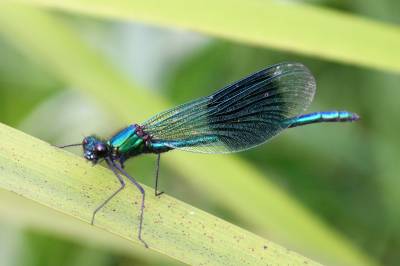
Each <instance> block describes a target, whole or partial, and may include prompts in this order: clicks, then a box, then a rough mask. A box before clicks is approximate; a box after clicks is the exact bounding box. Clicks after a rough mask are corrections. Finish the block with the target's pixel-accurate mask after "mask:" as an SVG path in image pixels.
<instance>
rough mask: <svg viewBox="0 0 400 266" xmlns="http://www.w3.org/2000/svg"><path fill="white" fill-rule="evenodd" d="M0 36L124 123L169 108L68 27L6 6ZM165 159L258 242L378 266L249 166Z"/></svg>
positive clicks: (225, 160)
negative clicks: (267, 241)
mask: <svg viewBox="0 0 400 266" xmlns="http://www.w3.org/2000/svg"><path fill="white" fill-rule="evenodd" d="M26 25H29V30H27V26H26ZM0 34H3V35H4V36H6V38H7V39H9V40H10V41H11V42H12V43H13V44H15V45H16V46H17V47H18V48H20V49H21V51H23V52H24V53H26V54H27V55H28V56H30V57H31V58H32V59H33V60H35V61H37V62H40V63H41V64H42V66H43V67H45V68H46V69H48V71H50V72H51V73H53V74H54V75H56V76H57V77H58V78H60V79H61V80H63V81H64V82H65V83H67V84H69V85H70V86H71V87H74V88H76V89H77V90H79V91H81V92H82V93H85V94H87V95H89V96H90V97H91V98H92V99H94V100H97V101H98V102H99V103H100V105H101V106H105V107H107V108H108V110H109V111H110V112H112V113H113V115H114V117H115V119H116V120H118V121H122V122H123V123H126V124H128V123H133V122H137V123H140V122H141V121H143V120H144V119H146V118H148V117H149V116H151V115H152V114H155V113H156V112H159V111H162V110H163V109H165V108H167V106H169V105H168V103H167V102H165V101H163V99H162V98H160V96H159V95H156V94H151V93H149V92H148V91H146V90H141V89H138V88H137V87H135V86H132V84H131V83H130V82H129V81H128V79H126V78H125V77H123V76H122V75H121V74H120V73H119V72H118V71H116V70H115V69H114V68H113V67H112V65H111V64H110V63H109V62H108V61H107V60H105V59H104V58H102V57H101V56H100V55H99V54H98V53H96V51H94V50H93V49H90V48H89V47H88V46H87V45H85V44H84V43H83V42H82V41H81V40H80V38H79V36H78V35H77V34H76V33H75V32H74V31H73V30H71V29H70V28H69V27H67V26H66V25H65V24H64V23H63V22H62V20H60V19H57V18H56V17H55V16H52V15H50V14H48V13H47V12H44V11H41V10H39V9H35V8H28V7H27V6H18V5H6V4H3V5H2V7H1V8H0ZM77 136H80V135H79V134H77ZM164 158H165V159H164ZM164 158H163V161H164V162H165V163H167V164H169V165H170V166H171V167H174V169H175V170H176V171H178V172H179V173H180V174H181V175H182V176H183V177H184V178H186V179H187V180H188V181H189V182H190V183H191V184H192V185H193V186H195V187H196V188H198V189H199V190H202V191H204V193H207V196H208V197H209V198H212V199H215V200H218V203H219V204H220V205H221V206H223V207H225V208H227V209H229V210H230V211H232V212H233V213H234V214H235V215H236V216H237V217H238V218H240V219H242V220H243V221H244V222H245V223H246V224H247V225H249V226H251V227H252V228H254V230H255V231H257V232H259V233H260V234H262V235H265V236H268V238H272V239H274V240H276V241H279V242H280V243H285V246H288V247H290V248H293V249H295V250H301V253H303V254H307V255H309V256H312V257H313V258H317V260H318V261H324V262H327V263H329V264H335V265H373V264H374V263H373V262H371V260H370V259H369V258H368V257H367V256H366V255H365V254H363V253H362V252H360V251H359V250H358V249H357V248H355V247H354V246H352V245H351V243H350V242H349V241H348V240H346V239H345V238H344V237H342V236H341V235H340V234H338V233H337V232H335V231H334V230H332V229H331V228H329V227H328V226H326V225H325V224H324V223H323V222H322V221H321V220H319V219H318V217H316V216H314V215H313V214H312V213H310V212H309V211H308V210H307V209H305V208H304V207H303V206H301V204H299V203H298V202H296V201H295V200H294V199H293V198H292V197H290V196H289V195H288V194H287V193H285V192H284V191H282V190H281V189H280V188H279V187H277V186H276V185H274V184H273V183H272V182H269V181H268V180H267V179H266V178H265V177H264V176H263V175H262V174H261V173H260V172H259V171H257V170H256V169H254V168H253V167H252V166H251V165H249V164H248V163H245V162H243V161H241V160H238V159H235V157H234V156H218V155H216V156H211V155H210V156H201V155H195V154H188V153H184V152H171V153H170V154H168V156H164Z"/></svg>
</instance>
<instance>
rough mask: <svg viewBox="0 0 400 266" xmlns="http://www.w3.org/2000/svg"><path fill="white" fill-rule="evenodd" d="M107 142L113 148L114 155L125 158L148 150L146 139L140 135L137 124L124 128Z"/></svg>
mask: <svg viewBox="0 0 400 266" xmlns="http://www.w3.org/2000/svg"><path fill="white" fill-rule="evenodd" d="M107 144H108V145H109V147H111V148H112V149H113V154H114V156H116V157H122V158H123V159H125V160H126V159H128V158H129V157H132V156H135V155H139V154H141V153H144V152H146V151H145V150H146V145H145V141H144V140H143V138H142V137H141V136H138V134H137V131H136V126H135V125H130V126H128V127H126V128H124V129H122V130H121V131H120V132H118V133H117V134H115V135H114V136H113V137H112V138H111V139H110V140H109V141H108V142H107Z"/></svg>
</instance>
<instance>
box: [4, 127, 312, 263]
mask: <svg viewBox="0 0 400 266" xmlns="http://www.w3.org/2000/svg"><path fill="white" fill-rule="evenodd" d="M0 139H1V140H2V141H1V142H0V173H1V178H0V187H2V188H4V189H6V190H10V191H13V192H15V193H17V194H19V195H21V196H23V197H26V198H28V199H31V200H33V201H36V202H39V203H41V204H43V205H46V206H48V207H50V208H53V209H56V210H58V211H60V212H63V213H66V214H68V215H70V216H73V217H76V218H78V219H81V220H84V221H90V218H91V214H92V212H93V209H94V208H95V207H96V206H97V205H98V204H99V202H101V201H102V200H104V197H105V196H106V195H109V194H111V193H112V192H113V191H115V189H116V188H118V187H119V184H118V182H117V181H116V178H115V176H114V175H113V173H112V172H111V171H110V170H108V169H106V168H104V167H102V166H100V165H98V166H96V167H92V166H91V165H90V164H89V163H88V162H86V161H85V160H84V159H83V158H80V157H77V156H75V155H73V154H70V153H68V152H65V151H63V150H60V149H58V148H56V147H54V146H51V145H49V144H47V143H45V142H43V141H40V140H38V139H35V138H33V137H30V136H28V135H26V134H24V133H22V132H20V131H17V130H15V129H12V128H10V127H7V126H5V125H3V124H0ZM145 190H146V193H147V198H146V208H145V216H144V217H145V218H144V230H143V237H144V239H146V241H147V243H148V244H149V246H150V249H153V250H156V251H158V252H160V253H163V254H166V255H168V256H170V257H173V258H176V259H178V260H180V261H182V262H185V263H188V264H191V265H266V264H271V265H304V264H307V265H318V264H317V263H315V262H313V261H311V260H309V259H307V258H305V257H302V256H300V255H298V254H296V253H294V252H291V251H289V250H287V249H286V248H283V247H281V246H279V245H276V244H274V243H272V242H270V241H268V240H265V239H263V238H261V237H259V236H256V235H254V234H252V233H250V232H247V231H245V230H243V229H241V228H239V227H236V226H234V225H232V224H229V223H227V222H225V221H223V220H221V219H219V218H217V217H214V216H212V215H210V214H207V213H206V212H203V211H201V210H199V209H196V208H194V207H192V206H190V205H187V204H185V203H183V202H180V201H178V200H176V199H174V198H172V197H169V196H167V195H163V196H162V197H155V196H154V194H153V189H152V188H147V187H146V188H145ZM140 198H141V196H140V193H138V191H137V190H136V189H135V188H134V187H133V186H127V188H126V189H125V190H124V191H123V192H121V193H120V194H119V195H118V197H117V198H116V199H115V200H114V201H112V202H110V203H109V205H107V206H106V207H105V208H104V210H103V211H102V212H100V213H99V215H98V216H97V218H96V226H98V227H101V228H104V229H105V230H107V231H109V232H112V233H114V234H117V235H120V236H121V237H123V238H126V239H129V240H131V241H132V242H135V243H139V245H138V246H137V248H144V247H143V246H142V245H141V244H140V242H138V240H137V224H138V218H137V214H138V211H139V207H140ZM10 204H12V203H10Z"/></svg>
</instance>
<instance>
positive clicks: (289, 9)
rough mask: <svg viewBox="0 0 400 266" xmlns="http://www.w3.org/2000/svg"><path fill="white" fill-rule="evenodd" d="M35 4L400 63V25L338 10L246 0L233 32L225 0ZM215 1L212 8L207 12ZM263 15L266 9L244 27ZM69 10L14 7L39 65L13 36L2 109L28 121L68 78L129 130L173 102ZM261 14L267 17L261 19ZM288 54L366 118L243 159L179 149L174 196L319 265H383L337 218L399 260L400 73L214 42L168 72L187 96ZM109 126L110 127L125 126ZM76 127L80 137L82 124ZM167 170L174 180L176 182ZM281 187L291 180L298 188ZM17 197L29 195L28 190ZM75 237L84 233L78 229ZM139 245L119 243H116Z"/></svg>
mask: <svg viewBox="0 0 400 266" xmlns="http://www.w3.org/2000/svg"><path fill="white" fill-rule="evenodd" d="M25 2H29V3H33V4H35V5H36V4H40V5H45V6H49V7H55V8H58V9H60V10H68V11H70V12H73V13H75V12H76V13H81V14H92V15H95V16H98V17H100V18H103V17H105V18H114V19H117V20H126V19H128V20H134V21H136V20H138V21H144V22H149V23H151V24H156V25H160V26H164V25H166V26H174V27H175V26H178V27H183V28H188V29H193V30H196V31H199V32H202V33H205V34H210V35H213V36H217V37H221V38H226V39H230V40H237V41H239V42H242V43H245V44H257V45H260V46H265V47H272V48H275V49H281V50H287V49H289V50H291V51H295V52H299V53H303V54H304V53H306V54H309V55H312V56H317V57H324V58H330V59H333V60H336V61H341V62H348V63H355V64H360V65H363V66H368V67H375V68H379V69H387V70H390V71H392V72H398V71H399V65H398V62H400V60H398V58H399V56H400V55H399V52H398V49H396V46H398V44H399V34H398V27H396V26H393V25H388V24H386V25H385V24H382V23H379V22H374V21H370V20H367V19H361V18H359V17H355V16H350V15H343V14H342V13H338V12H337V11H332V10H324V9H321V8H314V7H310V6H304V5H299V4H296V5H292V4H290V5H281V4H276V3H275V2H269V1H264V2H260V3H257V4H255V3H252V4H253V5H257V7H260V5H261V7H260V8H254V9H253V10H252V12H251V13H250V12H247V11H246V10H248V8H249V6H250V5H248V6H247V2H244V1H237V5H236V6H235V7H234V8H233V11H235V12H233V13H234V14H235V16H232V18H234V20H236V21H237V22H240V25H237V26H236V27H235V28H234V29H233V28H232V25H236V24H234V23H237V22H235V21H232V18H231V17H230V16H228V15H226V16H222V17H221V18H224V20H223V21H217V20H216V17H215V16H216V14H218V10H220V8H221V7H220V6H219V4H221V5H222V4H223V3H222V2H220V3H218V5H214V4H213V7H214V8H213V10H211V11H212V12H211V11H210V12H211V13H209V12H208V11H209V8H208V7H207V5H206V4H205V3H202V6H198V7H196V8H194V7H193V8H192V9H188V12H185V13H182V10H181V9H179V8H173V6H174V4H177V3H178V2H179V1H172V2H169V7H164V6H163V5H164V4H163V3H159V4H157V6H151V2H148V1H145V2H143V1H141V2H139V1H138V2H135V1H129V2H126V1H118V2H114V4H113V5H112V6H111V5H109V4H107V7H106V8H104V6H102V5H103V3H102V2H99V1H83V0H74V1H64V2H61V1H53V0H25ZM392 2H393V3H394V4H393V3H389V1H388V2H387V3H385V4H383V3H382V4H381V6H380V7H382V6H385V8H386V10H387V11H390V10H395V8H392V9H390V8H388V7H389V6H390V4H392V5H396V3H395V1H392ZM328 3H330V4H331V5H332V6H336V7H337V8H341V9H344V10H347V11H348V12H354V13H366V14H369V15H371V16H372V15H373V14H375V15H376V16H378V17H383V18H387V17H389V16H388V15H387V14H386V13H385V12H384V11H385V9H384V8H383V9H379V8H375V9H374V8H372V6H377V5H378V4H371V3H370V5H366V4H364V2H362V3H359V4H355V3H353V4H352V5H350V4H347V3H344V2H341V1H336V2H335V1H330V2H328ZM160 5H161V6H160ZM224 7H225V6H224ZM266 7H270V9H267V8H266ZM357 7H359V9H356V8H357ZM132 8H134V9H132ZM202 8H207V11H204V12H200V11H201V10H202ZM368 8H369V9H368ZM185 10H186V9H185ZM277 10H279V11H281V12H276V11H277ZM244 11H246V12H244ZM214 12H215V13H214ZM294 12H295V14H294ZM177 13H178V14H180V15H177ZM220 13H224V14H225V13H227V12H226V11H224V12H220V11H219V14H220ZM228 13H229V12H228ZM233 13H232V14H233ZM255 13H257V14H263V16H267V15H268V19H263V16H259V17H257V16H255V15H254V14H255ZM196 14H197V15H196ZM249 14H251V15H252V18H251V19H249V20H247V21H246V23H242V22H243V21H244V18H248V17H249ZM377 14H378V15H377ZM205 16H206V17H205ZM276 16H279V17H284V18H287V17H293V19H294V20H296V23H293V21H292V20H285V21H282V20H278V19H274V18H276ZM57 17H62V18H63V19H65V16H61V15H60V13H56V15H53V16H50V15H48V14H46V13H44V12H39V11H36V10H35V9H25V8H19V9H18V10H17V9H13V8H9V9H7V8H5V7H4V6H2V10H0V33H2V34H3V36H5V37H6V41H7V43H11V44H13V45H14V46H15V47H18V49H20V50H21V51H23V52H24V55H27V56H28V57H29V58H30V59H31V60H32V61H27V60H26V58H25V57H24V56H21V55H20V54H18V53H16V52H15V51H14V50H12V49H9V47H8V46H7V44H6V45H4V47H3V46H1V47H2V48H1V50H0V53H1V52H3V53H4V54H5V55H6V57H4V56H2V58H8V59H7V60H3V61H2V62H1V64H0V66H1V67H0V93H1V96H5V97H1V98H0V99H1V100H0V101H2V103H4V104H2V105H1V107H0V108H2V109H0V110H1V111H3V110H5V111H4V112H0V117H1V119H2V121H6V122H7V123H8V124H12V125H17V124H18V123H19V121H21V119H23V118H24V116H26V115H27V114H29V112H30V111H31V110H32V108H34V107H35V106H36V105H37V104H39V103H40V102H45V101H46V100H47V99H48V98H49V97H51V96H52V95H53V92H54V91H55V90H57V89H60V87H61V86H62V85H63V84H66V85H67V86H71V87H73V88H75V89H77V91H78V92H80V93H82V94H81V95H83V94H84V95H86V96H89V97H90V98H91V99H94V100H95V101H97V103H99V106H103V107H106V109H107V110H108V111H110V114H112V116H113V117H114V121H113V122H114V123H115V124H117V125H122V123H131V122H140V121H142V120H143V119H145V118H147V117H148V116H150V115H152V114H154V113H155V112H158V111H161V110H163V109H165V108H166V107H167V106H170V104H169V103H168V102H167V101H165V100H164V99H163V98H162V97H160V95H155V94H153V93H149V92H147V91H145V90H141V89H137V86H132V84H131V82H130V81H128V80H127V79H126V78H125V77H124V76H123V75H121V72H120V71H119V70H117V69H116V68H115V66H114V65H112V64H110V62H109V61H108V60H106V59H104V58H102V57H101V56H100V51H99V50H96V49H94V48H93V47H89V46H87V45H85V44H84V43H83V42H82V41H81V40H80V38H79V37H78V36H77V34H76V29H73V28H72V29H71V27H68V26H67V24H66V23H64V22H70V21H76V20H77V17H73V18H69V19H65V20H60V19H59V18H57ZM208 18H210V19H208ZM81 22H82V21H81ZM224 23H225V24H224ZM254 23H255V24H257V26H256V27H253V28H252V27H250V26H251V25H253V26H254ZM274 23H275V24H274ZM276 23H280V24H279V25H277V24H276ZM76 24H77V25H78V26H79V25H80V24H82V23H79V22H78V23H76ZM220 24H221V25H220ZM26 25H29V31H27V30H26V28H27V27H26ZM293 25H296V26H298V27H293ZM307 25H308V26H307ZM69 26H71V25H69ZM305 26H307V27H305ZM249 28H250V29H251V30H249ZM293 31H295V34H294V33H293ZM327 33H329V38H328V37H327V35H326V34H327ZM342 34H347V35H351V38H342V37H343V35H342ZM260 36H261V39H260ZM287 36H290V41H289V42H286V41H285V40H287V38H288V37H287ZM392 46H393V47H394V48H391V47H392ZM8 50H10V51H11V52H8ZM13 53H15V55H13ZM286 60H296V61H301V62H303V63H305V64H306V65H307V66H309V67H310V68H311V70H312V72H313V73H314V74H315V75H316V77H317V82H318V87H319V89H318V92H317V96H316V101H315V104H314V105H313V107H312V108H313V109H315V110H319V109H336V108H337V109H349V110H351V111H356V112H358V113H360V114H361V116H362V121H360V122H359V123H357V124H356V125H340V126H334V125H328V126H327V125H321V126H312V127H306V128H302V129H296V130H293V131H288V132H286V133H285V134H284V135H283V136H281V137H280V138H278V139H276V140H274V141H273V142H271V143H270V144H269V145H268V147H265V148H259V149H256V150H252V151H249V152H246V153H244V154H242V155H240V156H241V157H242V158H241V159H237V158H234V159H232V157H223V158H222V157H218V156H211V157H203V156H199V155H190V154H189V155H188V154H186V153H176V154H174V153H171V154H168V156H165V160H164V159H163V162H165V163H166V166H167V167H166V168H167V169H165V168H164V165H163V166H162V167H163V171H162V174H163V177H162V178H163V182H164V185H165V184H166V186H167V189H166V191H167V192H169V193H173V194H174V195H175V194H177V195H179V198H182V199H185V201H189V202H191V203H193V204H194V205H195V206H202V208H203V209H207V210H208V211H210V212H212V213H216V214H217V215H218V216H220V217H225V218H226V219H228V220H229V221H232V222H234V223H236V224H239V225H241V226H243V227H245V228H250V229H251V231H254V232H258V233H259V234H261V235H264V236H266V238H268V239H273V240H275V241H278V242H279V243H283V244H284V246H287V247H293V248H294V249H295V250H298V251H300V252H301V253H303V254H306V255H308V256H311V257H312V258H315V259H317V260H318V261H321V262H324V263H327V264H340V265H366V264H369V263H370V264H373V263H372V262H371V260H370V259H368V258H366V256H365V255H364V254H362V253H361V252H359V251H358V250H357V249H356V248H354V247H353V246H351V245H350V242H349V241H348V240H346V239H344V238H343V237H342V236H341V234H340V233H337V231H335V230H332V229H331V228H329V227H328V226H326V224H325V221H326V222H327V223H329V224H330V225H331V226H333V227H335V228H336V229H337V230H338V231H340V232H341V233H343V234H344V235H346V236H347V238H350V239H352V243H353V244H356V245H357V246H360V247H362V248H363V249H365V250H366V251H367V252H366V253H367V254H368V255H369V256H373V257H376V258H379V259H380V260H381V261H383V263H384V264H388V265H389V264H391V263H393V265H396V263H395V262H396V261H398V254H397V252H395V251H396V250H397V249H398V244H396V243H399V241H398V239H399V237H398V236H399V235H400V234H399V230H398V226H397V222H396V221H398V218H399V217H400V213H399V211H398V208H397V206H396V204H395V203H396V202H398V201H399V198H398V193H397V187H398V185H400V184H399V181H398V179H396V178H395V177H396V176H397V175H396V173H397V172H398V170H399V169H398V166H397V163H396V158H399V157H400V154H398V151H397V149H396V147H398V145H399V143H398V137H397V134H396V132H398V130H397V127H398V125H397V124H396V123H391V122H390V121H397V120H398V118H399V115H400V113H399V109H398V108H397V106H398V101H397V99H398V98H399V97H397V96H399V95H397V94H398V93H397V90H396V89H395V88H396V86H397V85H398V84H399V78H398V76H394V75H389V74H383V73H377V72H375V71H366V70H361V69H358V68H355V67H348V66H343V65H338V64H332V63H331V64H328V63H326V62H321V61H316V60H311V59H310V58H305V57H300V56H295V55H293V54H287V53H283V52H272V51H269V50H266V49H261V48H254V47H249V46H245V45H238V44H232V43H228V42H220V41H213V42H212V43H211V44H210V45H207V46H205V48H204V49H201V50H199V51H197V52H196V53H195V54H193V55H192V56H189V57H188V58H186V59H185V60H183V62H182V63H180V64H176V65H173V67H169V68H168V79H167V82H166V84H167V85H166V95H167V96H168V97H170V99H171V101H173V102H174V103H176V104H178V103H182V102H184V101H186V100H189V99H192V98H194V97H196V96H200V95H205V94H207V93H208V92H210V91H214V90H215V89H217V88H219V87H221V86H223V85H225V84H227V83H228V82H229V81H234V80H236V79H239V78H241V77H243V76H244V75H246V74H248V73H250V72H252V71H255V70H257V69H259V68H261V67H265V66H266V65H268V64H272V63H275V62H279V61H286ZM8 62H12V64H9V63H8ZM32 62H34V63H32ZM14 65H15V67H13V66H14ZM21 73H24V78H23V79H22V78H19V76H20V75H21ZM15 81H18V82H15ZM15 88H18V89H20V90H24V92H25V94H24V95H26V96H24V97H25V98H23V97H18V96H19V95H18V91H17V90H15ZM39 88H43V91H42V92H40V91H39ZM89 97H88V98H89ZM14 103H15V104H14ZM132 103H134V105H133V104H132ZM14 110H15V112H14ZM104 121H105V120H104ZM63 122H64V121H56V122H55V123H54V124H56V123H63ZM52 124H53V123H52ZM105 124H106V125H105V127H108V129H107V130H112V129H111V128H110V127H114V126H111V125H110V124H108V123H106V122H105ZM70 130H71V131H73V132H72V134H73V133H74V132H75V133H76V134H75V135H78V136H79V137H80V134H79V133H80V129H76V128H70ZM182 162H185V163H182ZM128 167H129V169H130V172H133V173H135V174H137V175H139V176H142V178H139V179H140V180H141V181H142V182H145V183H149V184H151V181H149V180H146V179H143V176H150V175H151V174H152V167H153V165H152V162H150V161H148V160H147V161H146V159H142V158H140V159H139V160H135V161H134V162H132V165H128ZM165 170H166V171H165ZM142 173H143V174H142ZM267 173H268V174H267ZM165 175H167V176H169V177H170V178H171V180H166V181H164V177H165ZM217 177H218V178H217ZM267 177H268V179H267ZM216 179H218V180H216ZM109 180H110V179H109ZM271 180H272V181H273V182H271ZM109 182H111V181H109ZM277 184H278V185H277ZM280 187H285V188H286V189H285V190H288V191H290V193H291V194H292V196H288V194H287V193H285V192H283V190H282V189H280ZM149 194H150V193H149ZM10 201H12V202H15V199H12V200H10ZM300 202H302V203H304V204H305V205H306V206H307V208H310V209H312V210H313V211H315V212H316V213H317V214H318V216H321V217H322V218H323V220H324V222H321V220H320V219H319V218H317V217H316V215H314V214H312V213H311V212H310V211H308V210H307V209H306V208H304V207H302V206H301V204H300ZM0 207H1V206H0ZM5 208H6V209H7V207H5ZM7 210H8V209H7ZM89 212H90V211H89ZM382 217H384V219H381V218H382ZM25 220H26V219H25ZM70 223H72V221H70ZM76 227H77V228H79V226H76ZM65 231H68V230H67V229H65V228H60V229H59V232H65ZM100 235H101V233H100ZM90 237H93V236H90ZM90 237H89V238H90ZM72 238H76V239H78V238H79V236H78V234H76V236H73V237H72ZM125 246H126V245H124V244H120V245H114V244H110V245H109V246H108V247H107V249H112V250H115V249H116V247H118V248H122V247H125ZM136 250H137V249H135V251H136ZM71 252H73V251H71ZM168 255H170V254H168ZM131 256H136V257H140V258H144V260H147V259H148V256H142V255H140V254H138V253H134V254H132V253H131ZM99 260H101V258H100V259H99ZM99 263H100V262H99ZM150 263H155V262H154V261H152V262H150ZM159 263H160V261H157V263H156V264H159ZM105 264H107V260H106V262H105Z"/></svg>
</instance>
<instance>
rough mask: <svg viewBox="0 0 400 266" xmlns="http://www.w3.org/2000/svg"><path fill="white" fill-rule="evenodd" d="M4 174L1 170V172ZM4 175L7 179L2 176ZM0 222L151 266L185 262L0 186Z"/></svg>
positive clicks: (170, 265)
mask: <svg viewBox="0 0 400 266" xmlns="http://www.w3.org/2000/svg"><path fill="white" fill-rule="evenodd" d="M0 174H1V171H0ZM1 178H7V177H6V176H2V175H1ZM0 221H1V222H2V224H3V223H5V224H11V225H12V227H14V228H19V229H21V230H23V231H25V230H34V231H39V232H46V234H48V233H52V234H55V235H58V236H62V237H63V238H64V239H68V240H70V241H73V242H75V243H80V244H82V243H83V244H86V245H88V246H92V247H96V248H98V249H105V250H107V251H112V252H114V254H121V255H123V256H126V257H132V258H135V259H136V260H137V259H140V260H141V261H144V262H146V263H148V264H150V265H169V266H172V265H182V264H183V263H182V262H179V261H178V260H175V259H172V258H170V257H166V256H165V255H163V254H161V253H158V252H154V251H153V250H150V249H144V248H137V245H134V244H132V242H131V241H130V240H128V239H125V238H122V237H120V236H118V235H115V234H110V233H105V232H104V230H103V229H101V228H98V227H95V226H90V225H89V224H88V223H87V222H85V221H82V220H78V219H76V218H75V217H72V216H70V215H68V214H65V213H61V212H59V211H56V210H55V209H51V208H48V207H46V206H44V205H42V204H39V203H37V202H35V201H32V200H30V199H28V198H24V197H21V196H19V195H17V194H16V193H13V192H11V191H8V190H5V189H3V188H1V187H0Z"/></svg>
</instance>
